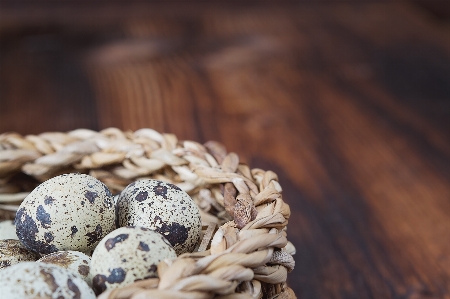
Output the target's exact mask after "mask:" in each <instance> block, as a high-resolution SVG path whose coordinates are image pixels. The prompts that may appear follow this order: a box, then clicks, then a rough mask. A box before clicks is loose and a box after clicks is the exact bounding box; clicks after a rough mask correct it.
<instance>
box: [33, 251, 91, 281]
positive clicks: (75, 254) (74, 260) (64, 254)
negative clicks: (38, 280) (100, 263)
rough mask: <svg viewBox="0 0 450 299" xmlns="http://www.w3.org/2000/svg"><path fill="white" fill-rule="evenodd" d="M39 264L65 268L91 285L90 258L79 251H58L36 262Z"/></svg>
mask: <svg viewBox="0 0 450 299" xmlns="http://www.w3.org/2000/svg"><path fill="white" fill-rule="evenodd" d="M37 262H39V263H46V264H53V265H58V266H60V267H63V268H66V269H68V270H70V271H72V273H75V274H77V275H79V276H80V277H81V278H83V280H84V281H85V282H86V283H87V284H88V285H90V286H91V285H92V277H91V275H89V270H90V264H91V258H90V257H89V256H87V255H86V254H84V253H82V252H79V251H58V252H53V253H50V254H47V255H46V256H44V257H42V258H40V259H39V260H37Z"/></svg>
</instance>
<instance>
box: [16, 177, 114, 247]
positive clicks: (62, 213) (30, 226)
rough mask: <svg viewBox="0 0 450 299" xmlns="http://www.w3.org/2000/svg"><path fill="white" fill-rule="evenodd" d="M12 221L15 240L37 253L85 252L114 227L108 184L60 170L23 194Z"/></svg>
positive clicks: (111, 200) (112, 205) (112, 206)
mask: <svg viewBox="0 0 450 299" xmlns="http://www.w3.org/2000/svg"><path fill="white" fill-rule="evenodd" d="M15 224H16V233H17V236H18V238H19V240H20V241H21V242H22V243H23V244H24V245H25V246H26V247H27V248H29V249H31V250H33V251H36V252H38V253H40V254H49V253H52V252H56V251H59V250H75V251H82V252H89V251H91V250H93V249H94V248H95V246H96V245H97V244H98V242H99V241H100V240H101V239H102V238H103V237H104V236H105V235H106V234H108V233H109V232H111V231H112V230H114V229H115V207H114V202H113V199H112V195H111V192H110V191H109V189H108V187H106V185H104V184H103V183H102V182H100V181H99V180H97V179H96V178H94V177H92V176H89V175H85V174H80V173H71V174H64V175H60V176H57V177H54V178H51V179H49V180H47V181H45V182H43V183H42V184H40V185H39V186H38V187H36V188H35V189H34V190H33V191H32V192H31V193H30V194H29V195H28V196H27V197H26V198H25V200H24V201H23V202H22V203H21V205H20V207H19V210H18V211H17V214H16V220H15Z"/></svg>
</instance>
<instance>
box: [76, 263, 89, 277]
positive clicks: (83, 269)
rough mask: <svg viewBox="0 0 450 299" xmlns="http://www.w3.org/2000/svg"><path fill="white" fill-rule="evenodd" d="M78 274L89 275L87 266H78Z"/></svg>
mask: <svg viewBox="0 0 450 299" xmlns="http://www.w3.org/2000/svg"><path fill="white" fill-rule="evenodd" d="M78 273H80V274H81V275H83V276H86V275H88V274H89V266H86V265H79V266H78Z"/></svg>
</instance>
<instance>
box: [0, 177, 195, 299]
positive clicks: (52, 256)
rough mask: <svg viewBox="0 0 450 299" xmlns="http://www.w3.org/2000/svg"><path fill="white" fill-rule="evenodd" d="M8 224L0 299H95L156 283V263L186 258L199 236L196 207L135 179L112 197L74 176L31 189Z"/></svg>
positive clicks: (3, 229)
mask: <svg viewBox="0 0 450 299" xmlns="http://www.w3.org/2000/svg"><path fill="white" fill-rule="evenodd" d="M14 224H15V232H14V231H13V229H14V225H13V224H12V223H10V222H4V223H0V289H1V290H2V299H8V298H18V297H20V298H35V297H36V296H37V297H42V298H44V297H45V298H47V297H48V298H95V294H100V293H101V292H103V291H105V290H108V289H114V288H118V287H122V286H124V285H127V284H130V283H132V282H134V281H137V280H141V279H146V278H150V277H157V276H158V274H157V265H158V263H159V262H160V261H162V260H164V259H175V258H176V257H177V255H180V254H182V253H185V252H192V251H193V250H194V249H195V248H196V246H197V245H198V243H199V241H200V232H201V220H200V212H199V210H198V207H197V205H196V204H195V202H194V201H193V200H192V199H191V198H190V197H189V195H188V194H187V193H186V192H184V191H182V190H181V189H179V188H178V187H177V186H175V185H172V184H169V183H165V182H162V181H156V180H149V179H148V180H139V181H136V182H133V183H131V184H130V185H128V186H127V187H126V188H125V189H124V190H123V191H122V192H121V193H120V194H119V195H118V196H116V197H115V198H114V197H113V196H112V194H111V192H110V190H109V189H108V187H107V186H106V185H104V184H103V183H102V182H100V181H99V180H97V179H96V178H94V177H92V176H89V175H85V174H79V173H72V174H64V175H60V176H57V177H54V178H52V179H49V180H47V181H45V182H43V183H42V184H40V185H39V186H38V187H36V188H35V189H34V190H33V191H32V192H31V193H30V194H29V195H28V196H27V197H26V198H25V200H24V201H23V202H22V204H21V205H20V207H19V209H18V211H17V214H16V219H15V221H14ZM1 238H4V239H5V240H1ZM35 261H37V262H35ZM4 290H5V291H4Z"/></svg>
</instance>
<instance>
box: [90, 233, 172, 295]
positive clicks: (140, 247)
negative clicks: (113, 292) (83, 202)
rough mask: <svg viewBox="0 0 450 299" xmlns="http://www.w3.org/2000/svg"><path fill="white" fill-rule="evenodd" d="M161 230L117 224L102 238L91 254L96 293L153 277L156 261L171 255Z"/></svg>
mask: <svg viewBox="0 0 450 299" xmlns="http://www.w3.org/2000/svg"><path fill="white" fill-rule="evenodd" d="M176 257H177V255H176V253H175V251H174V250H173V248H172V246H171V245H170V243H169V241H167V240H166V239H165V238H164V237H163V236H162V235H161V234H159V233H157V232H155V231H152V230H150V229H148V228H143V227H121V228H118V229H116V230H115V231H113V232H111V233H109V234H108V235H107V236H106V237H105V238H103V239H102V240H101V241H100V243H99V244H98V245H97V247H96V248H95V250H94V253H93V254H92V261H91V275H92V277H93V288H94V290H95V292H96V293H97V294H100V293H101V292H103V291H105V290H107V289H115V288H118V287H123V286H125V285H127V284H130V283H132V282H134V281H137V280H140V279H145V278H150V277H157V275H158V274H157V272H156V270H157V265H158V263H159V262H160V261H162V260H164V259H175V258H176Z"/></svg>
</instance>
